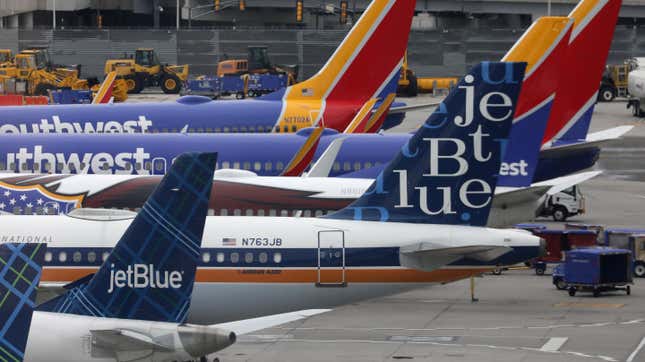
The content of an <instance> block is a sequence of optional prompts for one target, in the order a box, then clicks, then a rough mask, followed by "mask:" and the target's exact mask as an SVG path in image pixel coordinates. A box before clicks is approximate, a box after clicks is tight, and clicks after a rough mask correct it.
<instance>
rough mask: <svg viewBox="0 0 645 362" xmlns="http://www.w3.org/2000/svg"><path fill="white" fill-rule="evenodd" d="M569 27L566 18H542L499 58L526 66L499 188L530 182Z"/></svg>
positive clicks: (569, 22)
mask: <svg viewBox="0 0 645 362" xmlns="http://www.w3.org/2000/svg"><path fill="white" fill-rule="evenodd" d="M572 25H573V20H572V19H570V18H567V17H541V18H539V19H538V20H536V21H535V22H534V23H533V24H532V25H531V27H530V28H529V29H528V30H527V31H526V32H525V33H524V34H523V35H522V37H521V38H520V39H519V40H518V41H517V42H516V43H515V45H514V46H513V47H512V48H511V50H510V51H509V52H508V54H506V56H504V58H503V59H502V61H505V62H519V61H525V62H527V66H526V74H525V75H524V84H523V85H522V90H521V91H520V96H519V98H518V100H517V109H516V111H515V117H514V118H513V126H512V127H511V135H510V137H509V142H508V145H507V146H506V153H505V157H504V159H503V160H502V165H501V168H500V172H499V174H500V177H499V180H498V182H497V185H498V186H509V187H526V186H529V185H530V184H531V183H532V182H533V176H534V174H535V170H536V166H537V163H538V159H539V153H540V147H541V146H542V137H543V136H544V132H545V130H546V126H547V121H548V120H549V115H550V113H551V107H552V106H553V100H554V98H555V94H556V90H557V84H558V78H559V77H560V76H561V69H562V66H563V64H564V60H565V57H566V51H567V46H568V44H569V35H570V34H571V28H572Z"/></svg>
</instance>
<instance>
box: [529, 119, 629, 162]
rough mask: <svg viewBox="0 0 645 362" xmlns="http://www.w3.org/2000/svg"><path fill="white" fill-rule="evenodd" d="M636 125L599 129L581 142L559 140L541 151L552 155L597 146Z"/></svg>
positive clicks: (542, 153)
mask: <svg viewBox="0 0 645 362" xmlns="http://www.w3.org/2000/svg"><path fill="white" fill-rule="evenodd" d="M632 128H634V126H619V127H614V128H610V129H606V130H603V131H598V132H594V133H590V134H589V135H587V138H586V139H585V140H584V141H580V142H575V141H572V142H558V143H555V144H550V146H549V147H547V148H543V149H542V150H541V151H540V155H541V156H545V155H548V156H551V155H557V154H560V153H566V152H570V151H573V150H583V149H588V148H594V147H595V148H597V147H600V146H602V145H603V144H605V143H607V142H610V141H614V140H617V139H619V138H620V137H622V136H623V135H625V134H626V133H627V132H629V131H631V130H632Z"/></svg>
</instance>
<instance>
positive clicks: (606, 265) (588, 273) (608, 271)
mask: <svg viewBox="0 0 645 362" xmlns="http://www.w3.org/2000/svg"><path fill="white" fill-rule="evenodd" d="M632 268H633V265H632V252H631V251H630V250H626V249H615V248H603V247H597V248H586V249H577V250H571V251H569V252H567V254H566V257H565V261H564V275H563V281H564V283H565V284H566V287H567V289H568V291H569V295H570V296H572V297H573V296H575V295H576V293H577V292H579V291H590V292H592V293H593V296H594V297H598V296H600V293H602V292H605V291H614V290H624V291H625V292H626V293H627V295H630V294H631V287H630V284H633V280H632V278H633V277H632Z"/></svg>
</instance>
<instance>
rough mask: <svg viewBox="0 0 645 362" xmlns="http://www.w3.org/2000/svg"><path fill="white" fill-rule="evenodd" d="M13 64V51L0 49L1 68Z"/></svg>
mask: <svg viewBox="0 0 645 362" xmlns="http://www.w3.org/2000/svg"><path fill="white" fill-rule="evenodd" d="M12 63H13V53H12V52H11V49H0V67H4V66H8V65H11V64H12Z"/></svg>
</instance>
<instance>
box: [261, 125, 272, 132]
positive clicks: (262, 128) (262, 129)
mask: <svg viewBox="0 0 645 362" xmlns="http://www.w3.org/2000/svg"><path fill="white" fill-rule="evenodd" d="M270 130H271V129H270V128H269V127H267V132H269V131H270ZM258 132H264V127H262V126H258Z"/></svg>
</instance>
